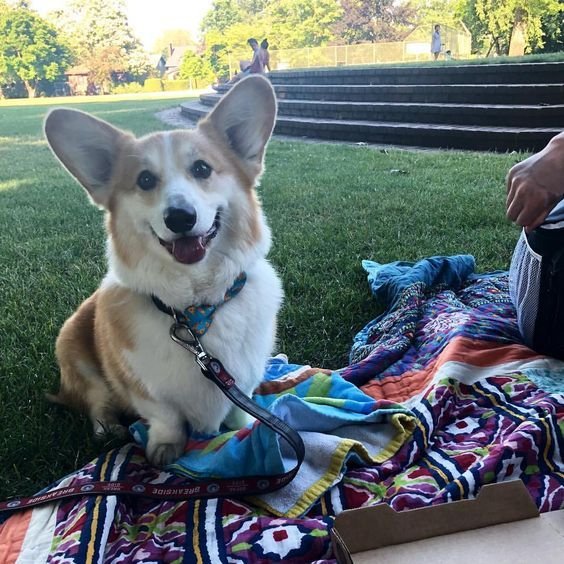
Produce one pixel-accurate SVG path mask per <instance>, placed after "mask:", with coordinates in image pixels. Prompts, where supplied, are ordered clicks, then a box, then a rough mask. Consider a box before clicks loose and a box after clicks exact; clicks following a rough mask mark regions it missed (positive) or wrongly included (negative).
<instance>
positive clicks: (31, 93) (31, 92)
mask: <svg viewBox="0 0 564 564" xmlns="http://www.w3.org/2000/svg"><path fill="white" fill-rule="evenodd" d="M23 83H24V86H25V89H26V90H27V95H28V97H29V98H35V86H33V85H32V84H31V81H29V80H24V81H23Z"/></svg>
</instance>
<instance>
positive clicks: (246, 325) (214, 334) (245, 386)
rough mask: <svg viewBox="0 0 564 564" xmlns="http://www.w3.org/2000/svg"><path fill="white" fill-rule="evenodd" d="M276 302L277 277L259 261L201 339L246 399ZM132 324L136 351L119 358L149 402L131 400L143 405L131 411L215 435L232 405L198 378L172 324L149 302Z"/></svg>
mask: <svg viewBox="0 0 564 564" xmlns="http://www.w3.org/2000/svg"><path fill="white" fill-rule="evenodd" d="M281 301H282V289H281V285H280V281H279V280H278V277H277V276H276V274H275V272H274V270H273V269H272V267H271V266H270V264H269V263H268V262H267V261H266V260H259V261H258V262H257V263H256V264H255V265H254V266H253V268H252V269H251V270H250V271H249V272H247V283H246V284H245V286H244V288H243V289H242V290H241V292H240V293H239V294H237V296H235V297H234V298H233V299H232V300H230V301H228V302H226V303H224V304H222V305H221V306H220V307H218V309H217V310H216V312H215V314H214V317H213V322H212V324H211V326H210V328H209V329H208V331H207V333H206V334H205V335H204V336H203V337H202V338H201V342H202V345H203V346H204V348H205V349H206V351H207V352H208V353H209V354H211V355H212V356H215V357H217V358H218V359H219V360H221V362H222V363H223V365H224V366H225V368H226V369H227V370H228V372H229V373H230V374H231V375H232V376H233V377H234V378H235V380H236V383H237V385H238V386H239V388H241V389H242V390H243V391H244V392H245V393H247V394H250V393H251V392H252V391H253V389H254V388H255V387H256V386H257V385H258V383H259V382H260V381H261V379H262V377H263V374H264V367H265V360H266V359H267V357H268V355H269V354H270V353H271V348H272V343H273V341H274V332H275V326H274V323H273V320H274V319H275V317H276V313H277V311H278V309H279V308H280V303H281ZM131 321H132V326H133V336H134V346H135V348H134V350H133V351H125V352H124V358H125V360H126V362H127V364H128V365H129V367H130V369H131V373H132V375H134V377H135V378H138V379H139V380H140V381H141V382H142V383H143V385H144V386H145V387H146V389H147V390H148V392H149V395H150V396H151V398H152V399H153V400H154V402H150V403H151V404H153V405H151V406H149V405H148V403H149V402H147V401H144V400H139V399H138V398H135V397H132V400H133V403H138V402H139V401H141V402H142V404H141V405H137V406H136V407H137V409H138V411H139V412H140V413H146V412H147V409H149V410H150V411H153V410H158V411H160V412H161V413H159V414H158V415H157V414H156V413H155V414H154V415H155V416H156V417H159V416H160V417H162V416H165V417H166V418H167V419H169V418H173V419H176V420H178V419H183V420H185V421H188V422H189V423H190V424H191V425H192V426H193V427H195V428H196V429H197V430H200V431H205V432H213V431H217V430H218V428H219V426H220V424H221V423H222V421H223V420H224V419H225V418H226V417H227V416H228V414H229V412H230V410H231V408H232V405H231V403H230V402H229V400H228V399H227V398H226V397H225V396H224V395H223V393H222V392H221V391H220V390H219V388H217V387H216V386H215V384H213V383H212V382H210V381H208V380H207V379H206V378H205V377H204V376H203V375H202V373H201V371H200V368H199V367H198V366H197V364H196V363H195V361H194V357H193V355H192V354H191V353H190V352H188V351H186V350H185V349H184V348H182V347H181V346H180V345H178V344H177V343H175V342H173V341H172V339H171V338H170V326H171V325H172V323H173V319H172V318H171V317H169V316H167V315H166V314H164V313H162V312H161V311H159V310H158V309H157V308H156V306H154V304H153V303H152V302H150V303H149V302H148V303H147V307H145V308H142V309H141V308H140V309H137V310H135V312H134V319H133V320H131ZM131 321H130V323H131ZM166 412H168V413H166ZM160 417H159V418H160ZM243 422H244V421H243Z"/></svg>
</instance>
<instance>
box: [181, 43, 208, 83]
mask: <svg viewBox="0 0 564 564" xmlns="http://www.w3.org/2000/svg"><path fill="white" fill-rule="evenodd" d="M178 76H179V77H180V78H181V79H184V80H190V81H193V84H194V86H195V87H196V88H200V87H201V86H208V85H209V84H211V83H212V82H213V80H214V78H215V75H214V72H213V68H212V66H211V65H210V63H209V61H208V60H207V59H205V58H204V57H202V56H201V55H196V53H194V52H193V51H186V53H185V55H184V57H183V59H182V63H181V64H180V68H179V70H178Z"/></svg>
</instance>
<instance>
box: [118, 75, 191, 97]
mask: <svg viewBox="0 0 564 564" xmlns="http://www.w3.org/2000/svg"><path fill="white" fill-rule="evenodd" d="M177 90H190V81H189V80H161V79H160V78H148V79H147V80H146V81H145V84H139V83H138V82H129V83H127V84H120V85H119V86H114V87H113V88H112V94H140V93H141V92H174V91H177Z"/></svg>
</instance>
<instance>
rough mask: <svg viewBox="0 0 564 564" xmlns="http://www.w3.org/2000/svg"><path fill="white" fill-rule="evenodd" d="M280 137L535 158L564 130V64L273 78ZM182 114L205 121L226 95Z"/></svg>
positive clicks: (184, 108)
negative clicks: (515, 153) (533, 153)
mask: <svg viewBox="0 0 564 564" xmlns="http://www.w3.org/2000/svg"><path fill="white" fill-rule="evenodd" d="M268 77H269V78H270V80H271V82H272V84H273V85H274V88H275V90H276V96H277V98H278V108H279V115H278V119H277V122H276V129H275V133H278V134H283V135H290V136H296V137H311V138H317V139H331V140H338V141H348V142H365V143H378V144H386V145H404V146H405V145H407V146H416V147H441V148H456V149H471V150H485V151H486V150H487V151H511V150H528V151H537V150H539V149H541V148H542V147H544V145H546V143H547V142H548V140H549V139H550V138H551V137H553V136H554V135H556V134H557V133H559V132H560V131H562V130H563V129H564V62H562V63H560V62H556V63H518V64H497V65H496V64H490V65H436V66H412V67H410V66H401V67H391V66H390V67H378V68H375V67H364V68H341V69H327V70H323V69H319V70H296V71H275V72H272V73H270V75H268ZM227 89H228V87H227V86H222V87H220V89H219V91H218V92H217V93H210V94H203V95H202V96H200V100H199V101H196V102H186V103H184V104H182V105H181V108H180V109H181V112H182V114H183V115H184V116H186V117H188V118H190V119H193V120H198V119H199V118H201V117H202V116H203V115H205V114H206V113H207V112H208V111H209V110H210V109H211V107H213V105H214V104H215V103H216V102H217V101H218V100H219V99H220V97H221V95H222V94H223V93H225V92H226V91H227Z"/></svg>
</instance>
